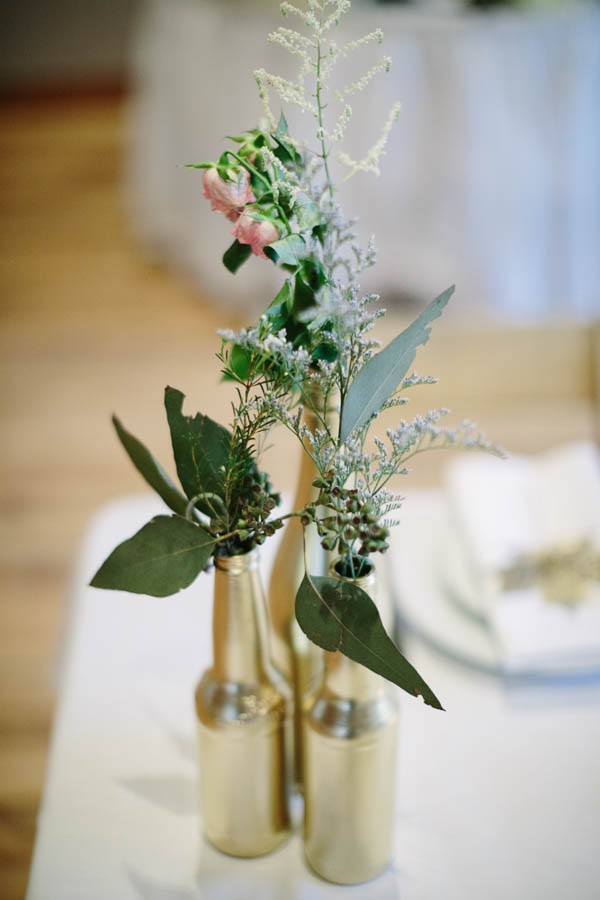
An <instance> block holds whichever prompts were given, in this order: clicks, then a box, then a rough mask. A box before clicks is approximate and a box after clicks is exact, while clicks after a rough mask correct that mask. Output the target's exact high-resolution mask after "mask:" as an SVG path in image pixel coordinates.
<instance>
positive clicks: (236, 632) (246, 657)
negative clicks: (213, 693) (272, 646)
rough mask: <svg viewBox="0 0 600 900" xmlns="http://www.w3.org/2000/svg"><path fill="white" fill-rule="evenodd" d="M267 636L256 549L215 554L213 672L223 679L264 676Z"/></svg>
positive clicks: (252, 681) (254, 680)
mask: <svg viewBox="0 0 600 900" xmlns="http://www.w3.org/2000/svg"><path fill="white" fill-rule="evenodd" d="M267 642H268V637H267V627H266V612H265V598H264V593H263V587H262V582H261V578H260V571H259V567H258V551H257V550H252V551H250V552H249V553H244V554H242V555H240V556H226V557H217V559H216V560H215V586H214V607H213V654H214V656H213V659H214V662H213V672H214V674H215V676H216V677H217V678H219V679H222V680H224V681H234V682H240V683H245V684H256V683H259V682H261V681H263V680H264V679H265V678H266V667H267V653H268V644H267Z"/></svg>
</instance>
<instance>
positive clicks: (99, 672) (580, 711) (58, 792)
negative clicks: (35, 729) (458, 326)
mask: <svg viewBox="0 0 600 900" xmlns="http://www.w3.org/2000/svg"><path fill="white" fill-rule="evenodd" d="M430 499H431V498H430V495H425V494H417V493H415V494H414V495H413V496H412V497H410V498H409V502H407V504H406V506H405V511H404V513H403V522H402V524H401V525H400V526H399V528H398V529H397V531H396V535H395V543H394V546H393V548H392V550H391V551H390V552H392V553H394V555H395V557H396V560H397V561H398V558H400V559H401V557H402V554H403V553H404V554H405V557H406V558H405V560H404V562H405V566H404V570H405V572H406V573H407V576H406V578H405V579H404V581H403V585H402V587H403V589H410V571H411V570H410V556H409V554H408V553H407V551H406V549H404V548H406V547H409V545H410V542H409V541H403V535H404V536H405V537H406V535H407V534H408V533H409V530H410V529H411V520H412V522H413V523H414V522H416V521H417V518H415V517H418V515H419V512H421V513H422V511H423V509H424V506H423V505H424V504H426V503H427V502H430ZM159 503H160V501H157V500H155V499H154V498H152V497H150V496H147V495H138V496H137V497H130V498H123V499H121V500H118V501H115V502H113V503H112V504H110V505H109V506H107V507H106V508H104V509H103V510H101V511H100V512H99V513H98V514H97V515H96V517H95V518H94V520H93V521H92V523H91V524H90V527H89V529H88V532H87V535H86V537H85V540H84V542H83V545H82V549H81V553H80V555H79V560H78V564H77V567H76V570H75V572H74V574H73V582H72V609H71V617H70V629H69V634H68V640H67V643H66V646H65V650H64V664H63V672H62V681H61V691H60V702H59V706H58V711H57V715H56V719H55V725H54V732H53V740H52V748H51V754H50V760H49V765H48V771H47V778H46V786H45V791H44V797H43V803H42V807H41V811H40V817H39V824H38V837H37V841H36V846H35V852H34V862H33V866H32V873H31V879H30V884H29V890H28V895H27V896H28V898H29V900H59V898H60V900H107V898H115V900H117V898H118V900H129V898H132V900H133V898H143V900H200V898H209V900H222V898H223V900H225V898H227V900H238V898H239V900H242V898H248V897H258V898H268V900H284V898H285V900H288V898H299V900H300V898H301V900H308V898H311V900H313V898H314V900H321V898H324V900H326V898H329V897H334V896H337V895H339V896H340V897H341V896H342V895H347V896H350V895H352V894H354V895H356V896H357V897H359V896H362V897H364V896H365V894H366V892H367V890H368V896H369V897H373V898H376V900H380V898H385V900H399V898H402V900H438V898H440V897H444V898H447V900H453V898H456V900H482V898H485V900H501V898H502V900H504V898H506V897H510V898H511V900H536V898H544V900H554V898H556V900H564V898H565V897H567V896H568V897H573V898H577V900H592V898H596V897H597V896H598V893H597V891H598V887H599V885H600V856H599V854H598V853H597V839H598V834H600V765H599V762H598V760H599V758H600V754H599V752H598V751H599V749H600V684H599V683H598V682H595V683H594V682H590V683H588V684H578V685H570V686H563V687H562V688H561V687H559V686H556V685H552V686H540V685H537V686H530V687H523V686H521V687H518V686H514V685H513V686H512V687H509V686H508V685H507V683H503V682H502V681H501V680H500V679H498V678H495V677H490V676H485V675H482V674H481V673H478V672H475V671H472V670H470V669H469V668H468V667H466V666H464V665H461V664H460V662H458V661H456V660H452V659H450V658H448V657H447V656H443V655H441V654H440V653H438V652H436V651H435V649H433V648H431V647H428V646H427V645H426V644H425V643H424V642H422V641H418V640H416V639H415V638H411V637H410V635H407V636H406V643H405V652H406V655H407V656H408V658H409V659H410V660H411V662H413V664H414V665H416V667H417V668H418V670H419V671H420V672H421V673H422V674H423V676H424V677H425V678H426V680H427V681H428V682H429V683H430V684H431V685H432V686H433V687H434V689H435V690H436V692H437V693H438V694H439V696H441V698H442V700H443V702H444V705H445V707H446V709H447V712H445V713H439V712H436V711H434V710H431V709H429V708H427V707H425V706H424V705H423V704H421V703H418V702H416V701H415V700H414V699H411V698H410V697H408V696H406V695H404V694H402V693H401V692H400V694H399V697H400V702H401V720H400V741H399V758H398V766H399V778H398V795H397V800H398V803H397V818H396V839H395V858H394V863H393V865H392V867H391V868H390V869H389V870H388V871H387V872H386V873H384V874H383V875H382V876H381V877H380V878H379V879H377V880H376V881H374V882H372V883H370V884H369V886H368V889H367V888H365V887H364V886H358V887H355V888H342V887H338V886H334V885H328V884H325V883H323V882H321V881H319V880H318V879H317V878H315V877H314V876H313V875H312V874H311V873H310V872H309V871H308V870H307V868H306V865H305V863H304V861H303V858H302V846H301V840H300V837H299V835H297V834H296V835H295V836H294V837H293V838H292V839H291V840H290V841H289V842H288V843H287V844H286V845H285V846H284V847H283V848H282V849H280V850H279V851H277V852H276V853H274V854H272V855H270V856H268V857H264V858H262V859H257V860H236V859H232V858H229V857H225V856H223V855H221V854H219V853H218V852H217V851H215V850H213V849H212V848H210V847H209V846H208V845H206V844H205V843H204V841H203V840H202V838H201V823H200V821H199V817H198V813H197V808H196V757H195V747H194V713H193V706H192V691H193V686H194V685H195V683H196V681H197V679H198V677H199V675H200V673H201V672H202V670H203V669H204V668H205V667H206V665H207V664H208V662H209V659H210V653H211V629H210V617H211V594H212V582H211V578H210V577H209V576H202V577H201V579H200V580H198V581H197V582H196V583H195V585H192V587H191V588H188V589H187V590H186V591H183V592H181V593H180V594H178V595H177V596H175V597H171V598H165V599H156V598H145V597H139V596H134V595H128V594H121V593H113V592H103V591H95V590H93V589H91V588H88V587H86V585H87V582H88V580H89V578H90V577H91V575H92V574H93V572H94V571H95V569H96V568H97V566H98V565H99V563H100V562H101V561H102V559H103V558H104V556H105V555H106V554H107V553H108V552H109V551H110V550H111V549H112V548H113V547H114V545H115V543H117V542H118V541H120V540H122V539H124V538H125V537H128V536H129V535H130V534H132V533H133V532H134V531H135V530H136V529H137V528H138V527H140V526H141V525H142V524H143V523H144V522H146V521H147V520H148V518H150V516H151V515H153V514H154V513H156V512H157V511H160V506H159ZM273 548H274V545H272V547H271V553H272V551H273ZM265 549H266V553H265V558H264V565H265V567H267V566H268V557H269V552H268V544H267V547H266V548H265ZM418 587H419V586H418V585H417V584H415V585H414V589H415V590H418ZM425 593H426V592H425ZM426 600H427V597H426V596H424V597H423V602H426Z"/></svg>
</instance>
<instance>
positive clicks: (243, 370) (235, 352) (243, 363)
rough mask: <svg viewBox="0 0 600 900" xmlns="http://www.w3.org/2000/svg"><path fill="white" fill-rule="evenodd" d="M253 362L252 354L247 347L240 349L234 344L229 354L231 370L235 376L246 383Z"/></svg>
mask: <svg viewBox="0 0 600 900" xmlns="http://www.w3.org/2000/svg"><path fill="white" fill-rule="evenodd" d="M251 362H252V354H251V353H250V351H249V350H248V349H247V348H246V347H240V346H239V344H234V345H233V347H232V348H231V353H230V354H229V368H230V369H231V371H232V372H233V374H234V375H235V376H236V377H237V378H239V379H240V380H241V381H245V380H246V378H247V377H248V375H249V374H250V363H251Z"/></svg>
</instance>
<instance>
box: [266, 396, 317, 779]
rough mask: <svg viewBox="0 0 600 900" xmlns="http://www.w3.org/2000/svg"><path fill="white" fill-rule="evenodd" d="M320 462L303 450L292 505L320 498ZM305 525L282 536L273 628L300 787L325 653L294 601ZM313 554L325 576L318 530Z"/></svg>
mask: <svg viewBox="0 0 600 900" xmlns="http://www.w3.org/2000/svg"><path fill="white" fill-rule="evenodd" d="M304 421H305V423H306V424H307V426H308V427H309V428H310V429H311V430H314V429H315V427H316V425H317V419H316V416H315V415H314V413H312V412H311V411H310V410H309V409H307V410H305V413H304ZM317 474H318V473H317V471H316V469H315V465H314V463H313V461H312V459H311V458H310V456H309V455H308V453H304V452H303V453H302V455H301V458H300V468H299V472H298V482H297V485H296V496H295V497H294V501H293V506H292V509H294V510H298V509H302V507H304V506H305V505H306V504H307V503H309V502H310V501H311V500H314V498H315V497H316V496H317V494H318V491H317V489H316V488H314V487H313V486H312V483H313V481H314V480H315V478H316V477H317ZM302 531H303V529H302V525H301V523H300V520H299V519H298V518H292V519H289V520H288V522H287V524H286V527H285V529H284V532H283V536H282V538H281V543H280V545H279V549H278V552H277V555H276V557H275V561H274V563H273V568H272V570H271V579H270V582H269V591H268V609H269V621H270V626H271V634H270V644H271V655H272V659H273V664H274V666H275V667H276V669H277V670H278V671H279V672H281V673H282V675H283V676H284V678H285V679H286V681H287V682H288V684H290V685H291V687H292V689H293V710H294V711H293V726H294V727H293V746H292V754H291V757H292V761H291V766H292V778H293V781H294V785H295V787H296V788H297V789H300V790H301V788H302V746H301V745H302V708H303V704H304V702H305V699H306V697H307V696H310V695H311V693H314V692H315V691H316V690H317V688H318V686H319V684H320V681H321V679H322V674H323V664H324V663H323V651H322V650H321V649H320V648H319V647H317V646H315V644H313V643H312V641H309V640H308V638H307V637H306V635H305V634H304V633H303V632H302V631H301V629H300V626H299V625H298V623H297V622H296V617H295V613H294V605H295V600H296V593H297V591H298V588H299V587H300V582H301V581H302V578H303V576H304V551H303V533H302ZM307 544H308V546H307V558H308V560H309V565H310V571H311V572H312V573H313V574H316V575H320V574H324V573H325V571H326V566H327V559H326V554H325V551H324V550H323V549H322V547H321V545H320V543H319V540H318V538H317V535H316V531H315V529H314V528H309V529H308V531H307Z"/></svg>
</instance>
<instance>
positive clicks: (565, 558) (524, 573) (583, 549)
mask: <svg viewBox="0 0 600 900" xmlns="http://www.w3.org/2000/svg"><path fill="white" fill-rule="evenodd" d="M592 581H600V553H598V551H597V550H596V549H595V548H594V546H593V545H592V543H591V542H590V541H587V540H582V541H575V542H572V543H568V544H561V545H560V546H557V547H551V548H550V549H548V550H542V551H540V552H539V553H527V554H522V555H521V556H519V557H518V558H517V559H516V560H515V561H514V563H513V564H512V565H511V566H509V567H508V568H506V569H504V570H503V571H502V572H501V574H500V583H501V589H502V590H503V591H515V590H521V589H523V588H530V587H534V586H539V588H540V591H541V593H542V596H543V597H544V598H545V599H546V600H547V601H548V603H558V604H560V605H561V606H577V604H578V603H581V602H582V601H583V600H585V598H586V596H587V594H588V591H589V588H590V584H591V582H592Z"/></svg>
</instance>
